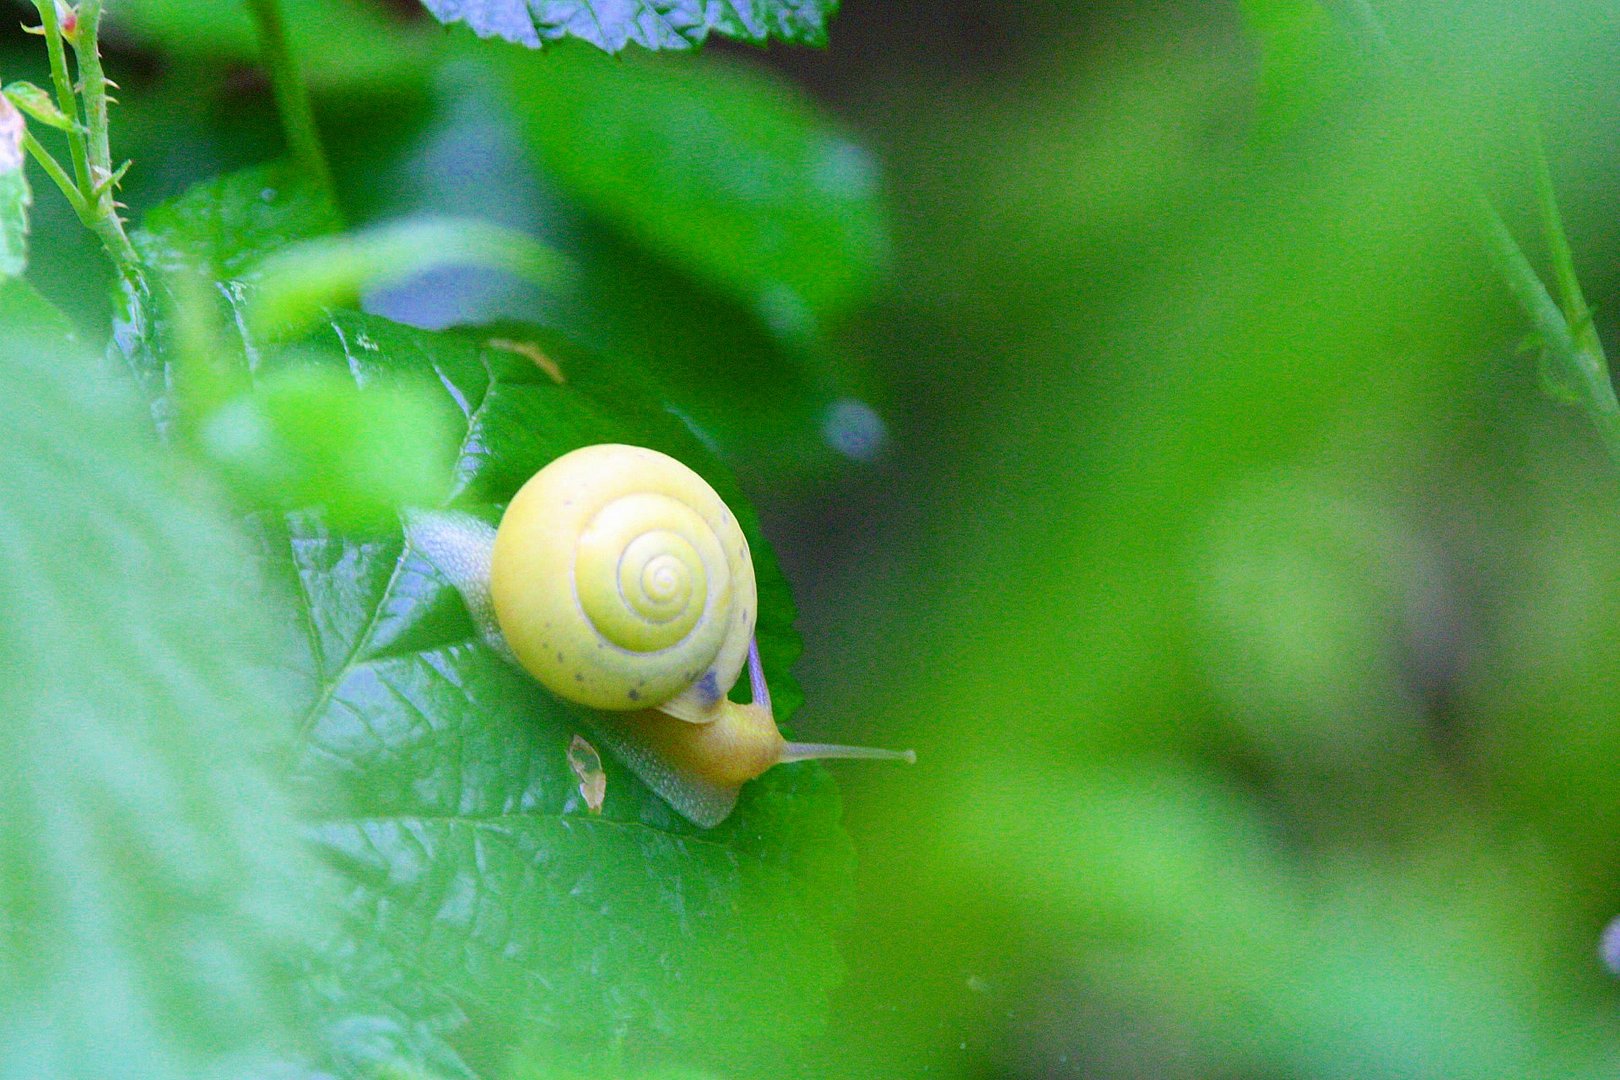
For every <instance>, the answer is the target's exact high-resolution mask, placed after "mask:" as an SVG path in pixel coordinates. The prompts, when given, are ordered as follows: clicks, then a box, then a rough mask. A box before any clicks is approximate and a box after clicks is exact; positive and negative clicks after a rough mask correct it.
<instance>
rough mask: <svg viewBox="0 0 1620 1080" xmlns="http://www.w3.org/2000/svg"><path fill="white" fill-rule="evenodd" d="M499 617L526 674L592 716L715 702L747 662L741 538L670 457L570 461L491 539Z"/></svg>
mask: <svg viewBox="0 0 1620 1080" xmlns="http://www.w3.org/2000/svg"><path fill="white" fill-rule="evenodd" d="M490 580H491V590H492V593H493V597H494V605H495V615H496V618H497V620H498V621H499V623H500V627H501V632H502V634H504V635H505V637H506V639H507V642H508V643H509V644H510V645H511V647H512V651H513V652H514V653H515V654H516V655H517V657H518V659H519V660H520V661H521V662H522V664H523V666H524V667H525V668H527V669H528V670H529V672H530V673H531V674H533V675H534V677H535V678H536V679H538V680H539V681H540V682H541V683H542V684H544V685H545V686H546V687H547V688H548V689H550V690H551V691H552V692H553V693H556V694H558V695H559V696H561V697H565V698H567V699H569V700H571V701H575V702H578V703H580V704H582V705H587V706H590V707H592V708H597V709H613V710H626V709H645V708H653V707H659V706H664V705H668V704H670V703H671V702H673V701H676V700H677V699H679V701H680V702H683V703H685V705H686V706H687V708H686V710H685V711H688V712H697V711H701V710H702V709H705V708H709V707H712V706H713V705H714V704H715V703H716V702H718V701H719V699H720V698H721V697H723V696H724V695H725V693H726V691H727V690H729V689H730V687H731V685H732V683H734V682H736V680H737V676H738V674H739V673H740V672H741V670H742V667H743V664H744V663H745V661H746V659H747V652H748V642H749V639H750V637H751V636H752V634H753V626H754V616H755V612H756V608H757V597H756V589H755V583H754V569H753V563H752V561H751V559H750V558H749V553H748V542H747V540H746V539H745V538H744V537H743V533H742V529H741V528H740V527H739V526H738V525H737V521H736V518H735V517H734V516H733V515H732V513H731V511H730V510H729V509H727V507H726V505H725V503H724V502H723V501H722V500H721V499H720V496H719V495H718V494H716V493H715V491H714V489H713V488H712V487H710V486H709V485H708V483H706V482H705V481H704V480H703V478H702V477H700V476H698V475H697V473H695V472H693V471H692V470H691V469H689V468H687V467H686V466H685V465H682V464H681V463H680V462H678V461H676V460H675V459H674V458H671V457H669V456H667V455H665V454H661V453H659V452H657V451H656V450H648V449H645V448H642V447H635V446H623V445H618V444H605V445H599V446H588V447H585V448H583V449H580V450H575V451H573V452H571V453H569V454H565V455H563V456H562V457H560V458H558V459H557V460H556V461H553V462H552V463H551V464H550V465H547V466H546V467H545V468H544V469H541V470H540V472H538V473H536V474H535V475H534V477H533V478H531V479H530V480H529V482H528V483H526V484H525V485H524V486H523V488H522V489H521V490H520V491H519V492H518V493H517V495H516V496H515V497H514V498H513V500H512V503H511V505H510V506H508V507H507V510H506V514H505V515H504V516H503V517H502V519H501V525H500V528H499V530H498V531H497V533H496V537H495V551H494V559H493V564H492V567H491V576H490Z"/></svg>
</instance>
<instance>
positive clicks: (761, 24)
mask: <svg viewBox="0 0 1620 1080" xmlns="http://www.w3.org/2000/svg"><path fill="white" fill-rule="evenodd" d="M422 4H423V6H424V7H426V8H427V9H428V10H429V11H430V12H432V13H433V16H434V17H435V18H436V19H438V20H439V21H440V22H443V23H456V22H461V23H466V24H467V25H468V26H469V27H471V28H472V29H473V31H474V32H475V33H477V34H478V36H479V37H501V38H505V39H506V40H507V41H515V42H517V43H518V44H520V45H527V46H529V47H530V48H534V49H537V48H539V47H540V46H541V45H543V44H545V43H547V42H552V41H560V40H562V39H563V38H569V37H573V38H579V39H581V40H583V41H588V42H590V43H591V44H592V45H595V46H596V47H597V48H599V49H603V50H605V51H607V52H610V53H616V52H618V51H620V50H621V49H623V48H624V47H625V46H627V45H630V44H632V43H633V44H636V45H640V46H642V47H643V48H646V49H691V48H695V47H696V46H698V45H701V44H703V42H704V40H705V39H706V38H707V37H708V36H709V35H710V34H711V33H714V34H720V35H722V36H723V37H729V38H736V39H737V40H739V41H751V42H754V43H756V44H763V43H764V42H766V41H768V40H770V39H771V38H775V39H777V40H778V41H786V42H792V43H795V44H801V45H825V44H826V43H827V23H828V22H829V21H830V20H831V19H832V16H833V13H834V12H836V11H837V10H838V0H718V2H715V0H422Z"/></svg>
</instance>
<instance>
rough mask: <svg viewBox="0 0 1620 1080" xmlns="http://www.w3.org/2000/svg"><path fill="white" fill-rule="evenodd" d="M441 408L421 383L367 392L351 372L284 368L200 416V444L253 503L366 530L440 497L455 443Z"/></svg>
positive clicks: (339, 525) (230, 480)
mask: <svg viewBox="0 0 1620 1080" xmlns="http://www.w3.org/2000/svg"><path fill="white" fill-rule="evenodd" d="M437 404H438V403H437V402H436V401H434V400H432V399H431V398H430V397H429V396H428V391H427V388H426V386H425V385H423V384H422V383H421V382H420V381H407V380H405V379H400V380H397V381H396V385H393V386H391V387H376V388H373V392H372V393H369V394H362V393H360V391H359V390H358V389H357V388H356V387H355V385H354V382H353V380H352V379H351V378H350V377H349V376H348V375H347V373H342V372H337V371H333V370H330V369H329V368H324V367H315V366H309V367H305V366H301V365H298V366H289V367H281V368H278V369H276V370H274V371H272V372H271V373H270V374H269V375H268V376H266V377H264V378H262V379H260V380H258V382H257V385H256V386H255V387H254V388H253V389H252V390H251V391H250V392H248V393H245V394H242V395H240V396H238V397H236V398H233V399H232V400H230V401H227V402H225V403H224V404H222V405H221V406H220V407H219V408H217V409H214V410H212V411H211V412H210V413H209V414H208V415H207V416H205V417H203V418H202V419H201V421H200V424H199V431H198V440H199V442H200V443H201V445H202V447H203V449H204V451H205V452H206V453H207V454H208V455H209V456H210V457H211V458H212V459H213V461H214V462H215V463H216V464H217V465H218V466H219V468H220V470H221V473H222V474H223V475H224V476H225V478H226V479H227V481H228V482H229V483H230V484H231V485H232V487H233V488H235V489H236V490H237V492H238V493H239V494H241V495H242V496H243V497H245V498H246V499H247V500H248V501H249V502H250V503H251V504H253V505H255V506H268V507H273V508H276V509H281V510H289V509H295V508H299V507H308V506H320V507H322V508H323V510H324V511H325V512H326V514H327V516H328V518H329V520H330V521H331V522H332V524H334V525H336V526H338V527H346V528H357V529H364V528H367V527H371V526H374V525H376V524H377V523H378V522H381V521H391V520H392V517H393V515H394V514H395V513H396V512H397V511H398V509H399V508H400V507H401V506H411V505H422V504H424V503H431V502H436V501H437V500H438V498H439V497H440V495H441V492H442V483H441V478H442V477H443V476H444V475H445V473H446V471H447V468H448V462H449V459H450V453H451V450H452V449H453V447H454V446H455V443H454V440H453V439H452V437H451V432H450V426H449V424H447V423H445V422H444V421H445V417H444V416H443V414H442V412H441V411H440V410H438V409H437V408H436V406H437Z"/></svg>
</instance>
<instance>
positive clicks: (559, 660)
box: [557, 653, 563, 664]
mask: <svg viewBox="0 0 1620 1080" xmlns="http://www.w3.org/2000/svg"><path fill="white" fill-rule="evenodd" d="M562 662H563V661H562V653H558V654H557V663H559V664H560V663H562Z"/></svg>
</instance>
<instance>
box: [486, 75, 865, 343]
mask: <svg viewBox="0 0 1620 1080" xmlns="http://www.w3.org/2000/svg"><path fill="white" fill-rule="evenodd" d="M490 62H491V63H492V64H495V65H496V67H497V68H498V70H499V74H500V75H501V76H502V78H503V80H504V82H505V85H506V88H507V92H506V94H505V95H504V96H505V99H506V100H507V102H508V103H509V105H510V108H511V110H512V112H513V114H514V116H515V117H516V119H517V120H518V122H519V125H520V129H521V131H522V133H523V135H524V137H525V138H526V140H527V142H528V144H529V146H530V147H532V149H533V151H534V153H535V155H536V157H537V159H538V162H539V164H540V165H541V166H542V167H543V168H544V169H545V171H546V172H547V173H548V174H550V175H551V176H552V177H553V178H555V179H556V181H557V182H558V183H559V184H560V185H562V186H563V187H565V188H566V189H567V190H568V191H569V192H570V193H571V194H572V195H573V196H574V197H576V198H577V199H579V201H580V202H581V203H582V204H584V205H585V206H586V207H588V208H589V209H590V210H592V211H593V212H594V213H596V214H598V215H600V216H601V217H603V218H604V219H605V220H607V221H609V222H611V223H612V224H613V225H614V226H615V227H616V228H617V229H619V230H620V231H622V232H623V233H624V234H625V235H627V236H629V237H630V238H631V239H633V240H634V241H636V242H637V243H639V244H642V245H644V246H645V247H647V248H648V249H649V250H651V251H653V252H654V253H656V254H657V255H658V256H659V257H660V258H662V259H664V260H666V261H667V262H669V263H671V264H673V265H675V266H677V267H679V268H680V269H682V270H684V271H686V272H687V273H689V274H692V275H694V276H696V277H697V278H699V279H700V280H703V281H705V282H708V283H710V284H712V285H713V286H714V287H716V288H719V289H723V290H725V291H726V292H727V293H729V294H731V295H732V296H735V297H737V298H738V299H739V300H741V301H742V302H743V303H744V304H745V305H746V306H747V307H749V308H750V309H751V310H752V311H753V312H754V313H755V315H756V316H757V317H759V318H761V319H762V320H763V321H764V323H765V325H766V326H768V327H770V328H771V329H772V330H773V331H775V332H776V333H777V334H778V335H779V336H782V337H784V338H786V339H788V340H790V341H801V342H802V341H805V340H807V339H811V338H813V337H814V336H815V335H816V332H817V331H818V330H819V329H820V328H821V327H823V326H824V325H826V324H827V323H829V322H831V321H833V320H835V319H837V318H838V317H839V316H841V315H843V314H846V313H847V312H849V311H850V310H851V309H852V308H853V307H855V306H856V305H857V304H859V303H860V302H861V301H862V300H864V299H865V298H866V296H867V295H868V294H869V292H870V290H871V288H872V286H873V284H874V282H875V281H876V278H877V274H878V271H879V269H880V267H881V265H882V262H883V257H884V251H885V223H884V214H883V209H882V206H881V201H880V198H879V194H878V179H877V168H876V166H875V165H874V163H873V161H872V158H871V157H870V156H869V155H868V154H867V152H866V151H865V150H864V149H863V148H862V147H861V146H860V145H859V144H858V143H856V142H854V141H853V140H852V139H850V138H849V137H848V136H847V135H845V134H844V133H843V132H841V131H839V130H838V128H837V127H836V126H835V125H834V124H833V123H832V122H831V121H830V120H828V119H827V118H826V117H825V116H824V115H822V114H821V113H820V112H818V111H817V110H816V109H815V108H814V107H812V106H811V105H810V103H809V102H807V101H806V100H805V99H803V98H802V97H800V96H799V95H798V94H796V93H795V92H794V91H793V90H792V89H790V88H789V87H788V86H787V84H786V83H784V82H782V81H780V80H778V79H775V78H773V77H769V76H767V75H765V74H763V73H761V72H759V71H757V70H755V69H753V68H750V67H745V66H743V65H742V64H739V63H733V62H723V61H720V60H719V59H718V58H714V57H705V58H703V60H701V61H699V62H695V63H694V62H692V61H690V60H671V59H669V58H663V57H646V56H638V57H628V58H626V59H623V60H620V61H614V60H611V59H609V58H608V57H605V56H602V55H600V54H598V53H594V52H591V51H590V50H588V49H578V48H567V49H557V50H555V51H547V52H545V53H540V54H532V53H528V54H526V53H519V52H504V53H501V54H499V55H497V56H495V57H493V58H492V59H491V61H490Z"/></svg>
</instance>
